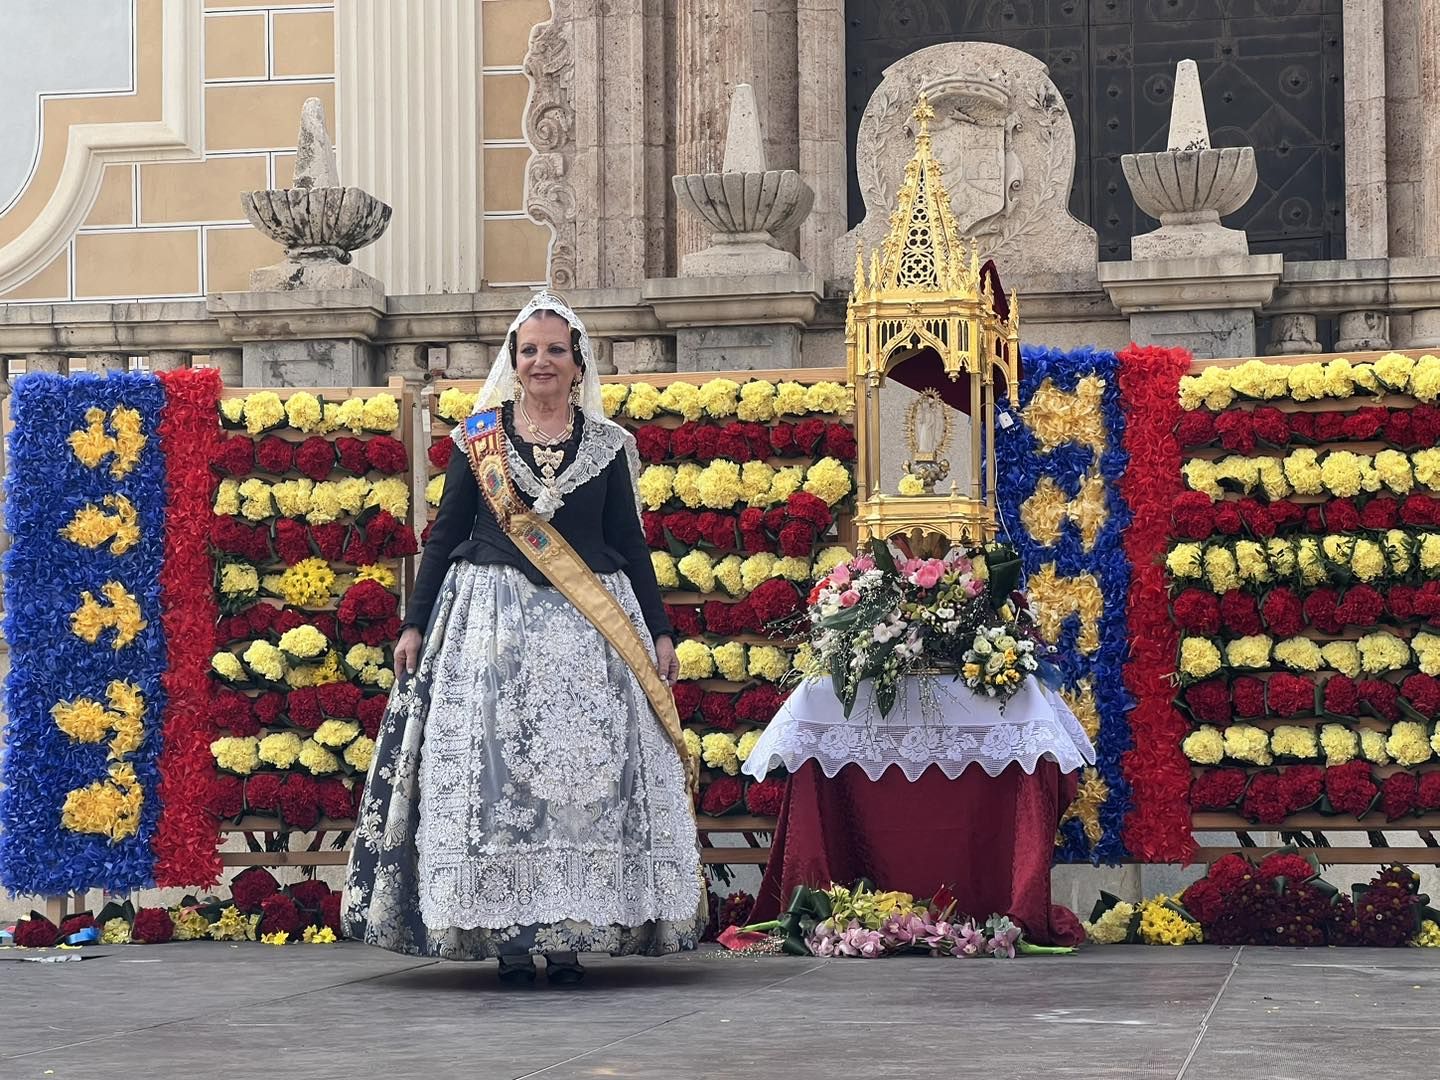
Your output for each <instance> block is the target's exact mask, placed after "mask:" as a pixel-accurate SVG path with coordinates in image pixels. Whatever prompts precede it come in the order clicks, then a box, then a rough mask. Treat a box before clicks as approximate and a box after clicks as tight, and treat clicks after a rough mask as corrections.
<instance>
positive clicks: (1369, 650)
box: [1356, 630, 1410, 675]
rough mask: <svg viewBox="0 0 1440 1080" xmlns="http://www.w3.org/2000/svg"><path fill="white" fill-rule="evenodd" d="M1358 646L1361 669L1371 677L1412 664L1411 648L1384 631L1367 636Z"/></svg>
mask: <svg viewBox="0 0 1440 1080" xmlns="http://www.w3.org/2000/svg"><path fill="white" fill-rule="evenodd" d="M1356 646H1357V647H1358V648H1359V650H1360V666H1361V668H1362V669H1363V670H1364V671H1366V672H1367V673H1369V674H1371V675H1378V674H1381V673H1383V672H1386V671H1398V670H1399V669H1400V668H1403V667H1404V666H1405V665H1406V664H1408V663H1410V646H1409V645H1408V644H1406V642H1405V641H1403V640H1402V639H1400V638H1398V637H1396V636H1395V635H1394V634H1391V633H1387V632H1385V631H1383V630H1380V631H1375V632H1373V633H1369V634H1366V635H1365V636H1364V637H1362V638H1361V639H1360V640H1359V641H1358V642H1356Z"/></svg>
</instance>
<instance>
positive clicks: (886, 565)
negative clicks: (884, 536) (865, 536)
mask: <svg viewBox="0 0 1440 1080" xmlns="http://www.w3.org/2000/svg"><path fill="white" fill-rule="evenodd" d="M870 555H871V557H872V558H874V560H875V568H876V569H877V570H880V571H882V572H883V573H886V574H895V573H898V571H897V570H896V569H895V557H894V556H893V555H891V554H890V544H889V542H888V541H885V540H871V541H870Z"/></svg>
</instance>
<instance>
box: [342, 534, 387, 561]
mask: <svg viewBox="0 0 1440 1080" xmlns="http://www.w3.org/2000/svg"><path fill="white" fill-rule="evenodd" d="M344 561H345V562H347V563H349V564H350V565H351V566H371V565H373V564H375V563H377V562H379V561H380V553H379V552H378V551H376V550H375V549H374V548H372V547H371V546H370V545H369V544H367V543H365V541H364V540H363V539H362V538H361V536H360V533H359V531H358V530H356V531H355V532H353V533H351V534H350V542H349V543H347V544H346V545H345V559H344Z"/></svg>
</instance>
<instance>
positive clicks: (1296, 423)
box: [1289, 412, 1315, 442]
mask: <svg viewBox="0 0 1440 1080" xmlns="http://www.w3.org/2000/svg"><path fill="white" fill-rule="evenodd" d="M1289 419H1290V437H1291V438H1299V439H1302V440H1309V441H1311V442H1314V440H1315V414H1314V413H1309V412H1301V413H1295V414H1293V415H1292V416H1291V417H1290V418H1289Z"/></svg>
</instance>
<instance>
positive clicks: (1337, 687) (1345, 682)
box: [1325, 675, 1360, 716]
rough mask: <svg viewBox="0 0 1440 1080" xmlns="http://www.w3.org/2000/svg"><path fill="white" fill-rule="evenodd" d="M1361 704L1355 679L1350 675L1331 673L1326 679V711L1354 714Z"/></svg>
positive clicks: (1336, 713) (1338, 713)
mask: <svg viewBox="0 0 1440 1080" xmlns="http://www.w3.org/2000/svg"><path fill="white" fill-rule="evenodd" d="M1359 704H1360V693H1359V691H1358V690H1357V689H1356V686H1355V680H1354V679H1352V678H1350V677H1349V676H1348V675H1331V676H1330V678H1328V679H1326V680H1325V711H1326V712H1327V713H1333V714H1334V715H1336V716H1354V715H1356V712H1355V710H1356V708H1357V707H1358V706H1359Z"/></svg>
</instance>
